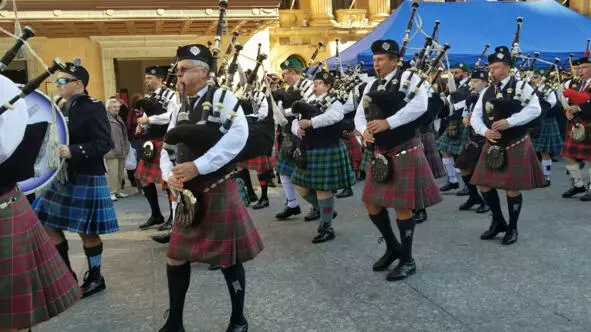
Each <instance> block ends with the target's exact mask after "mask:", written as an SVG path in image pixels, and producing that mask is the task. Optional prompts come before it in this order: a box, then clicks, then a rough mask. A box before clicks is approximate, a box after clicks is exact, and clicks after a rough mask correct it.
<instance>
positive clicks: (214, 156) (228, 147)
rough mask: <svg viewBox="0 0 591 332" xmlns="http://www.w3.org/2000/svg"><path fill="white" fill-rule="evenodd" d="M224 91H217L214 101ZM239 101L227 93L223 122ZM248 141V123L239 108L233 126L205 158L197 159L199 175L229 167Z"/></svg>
mask: <svg viewBox="0 0 591 332" xmlns="http://www.w3.org/2000/svg"><path fill="white" fill-rule="evenodd" d="M221 91H222V89H217V90H216V92H215V94H214V96H213V100H219V98H220V94H221ZM237 102H238V99H237V98H236V97H235V96H234V94H232V93H231V92H230V91H228V92H226V97H225V100H224V108H223V110H222V113H221V118H222V121H225V120H226V118H227V117H228V115H229V114H230V112H231V111H232V109H233V108H234V105H235V104H236V103H237ZM247 139H248V122H246V117H245V116H244V112H243V111H242V107H238V111H237V112H236V117H235V118H234V121H232V126H231V127H230V129H229V130H228V132H227V133H225V134H224V135H223V136H222V138H221V139H220V140H219V141H218V142H217V143H216V144H215V145H214V146H213V147H212V148H210V149H209V150H208V151H207V152H206V153H205V154H204V155H203V156H201V157H199V158H197V159H196V160H195V161H194V162H193V163H195V166H197V170H199V174H203V175H205V174H209V173H213V172H215V171H217V170H219V169H220V168H222V167H224V166H225V165H227V164H228V163H229V162H230V161H232V159H234V158H235V157H236V156H237V155H238V153H240V151H242V149H243V148H244V146H245V145H246V140H247Z"/></svg>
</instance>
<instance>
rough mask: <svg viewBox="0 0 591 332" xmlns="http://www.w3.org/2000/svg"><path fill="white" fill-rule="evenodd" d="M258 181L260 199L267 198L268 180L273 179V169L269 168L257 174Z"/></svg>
mask: <svg viewBox="0 0 591 332" xmlns="http://www.w3.org/2000/svg"><path fill="white" fill-rule="evenodd" d="M258 178H259V183H260V185H261V192H262V193H261V199H267V200H268V199H269V197H268V196H267V191H268V189H269V182H271V181H273V170H272V169H270V170H268V171H266V172H263V173H261V174H258Z"/></svg>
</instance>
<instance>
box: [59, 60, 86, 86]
mask: <svg viewBox="0 0 591 332" xmlns="http://www.w3.org/2000/svg"><path fill="white" fill-rule="evenodd" d="M60 71H61V72H62V73H66V74H70V75H72V76H74V77H76V78H77V79H79V80H80V82H82V84H83V85H84V87H86V86H87V85H88V81H89V80H90V74H88V71H87V70H86V68H84V67H82V61H81V60H80V58H74V60H72V62H66V69H62V70H60Z"/></svg>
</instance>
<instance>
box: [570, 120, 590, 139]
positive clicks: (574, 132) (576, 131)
mask: <svg viewBox="0 0 591 332" xmlns="http://www.w3.org/2000/svg"><path fill="white" fill-rule="evenodd" d="M570 137H571V138H572V139H573V141H575V142H578V143H581V142H583V141H585V140H586V139H587V130H586V128H585V126H583V124H581V123H575V124H574V125H573V126H572V128H571V130H570Z"/></svg>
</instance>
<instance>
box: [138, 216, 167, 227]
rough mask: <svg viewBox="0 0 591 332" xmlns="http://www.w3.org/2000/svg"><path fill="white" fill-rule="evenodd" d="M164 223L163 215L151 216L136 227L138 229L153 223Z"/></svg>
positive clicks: (150, 225)
mask: <svg viewBox="0 0 591 332" xmlns="http://www.w3.org/2000/svg"><path fill="white" fill-rule="evenodd" d="M163 223H164V217H162V216H160V217H154V216H151V217H150V218H149V219H148V220H146V221H144V222H143V223H141V224H140V225H139V226H138V227H139V228H140V229H147V228H150V227H152V226H154V225H160V224H163Z"/></svg>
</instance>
